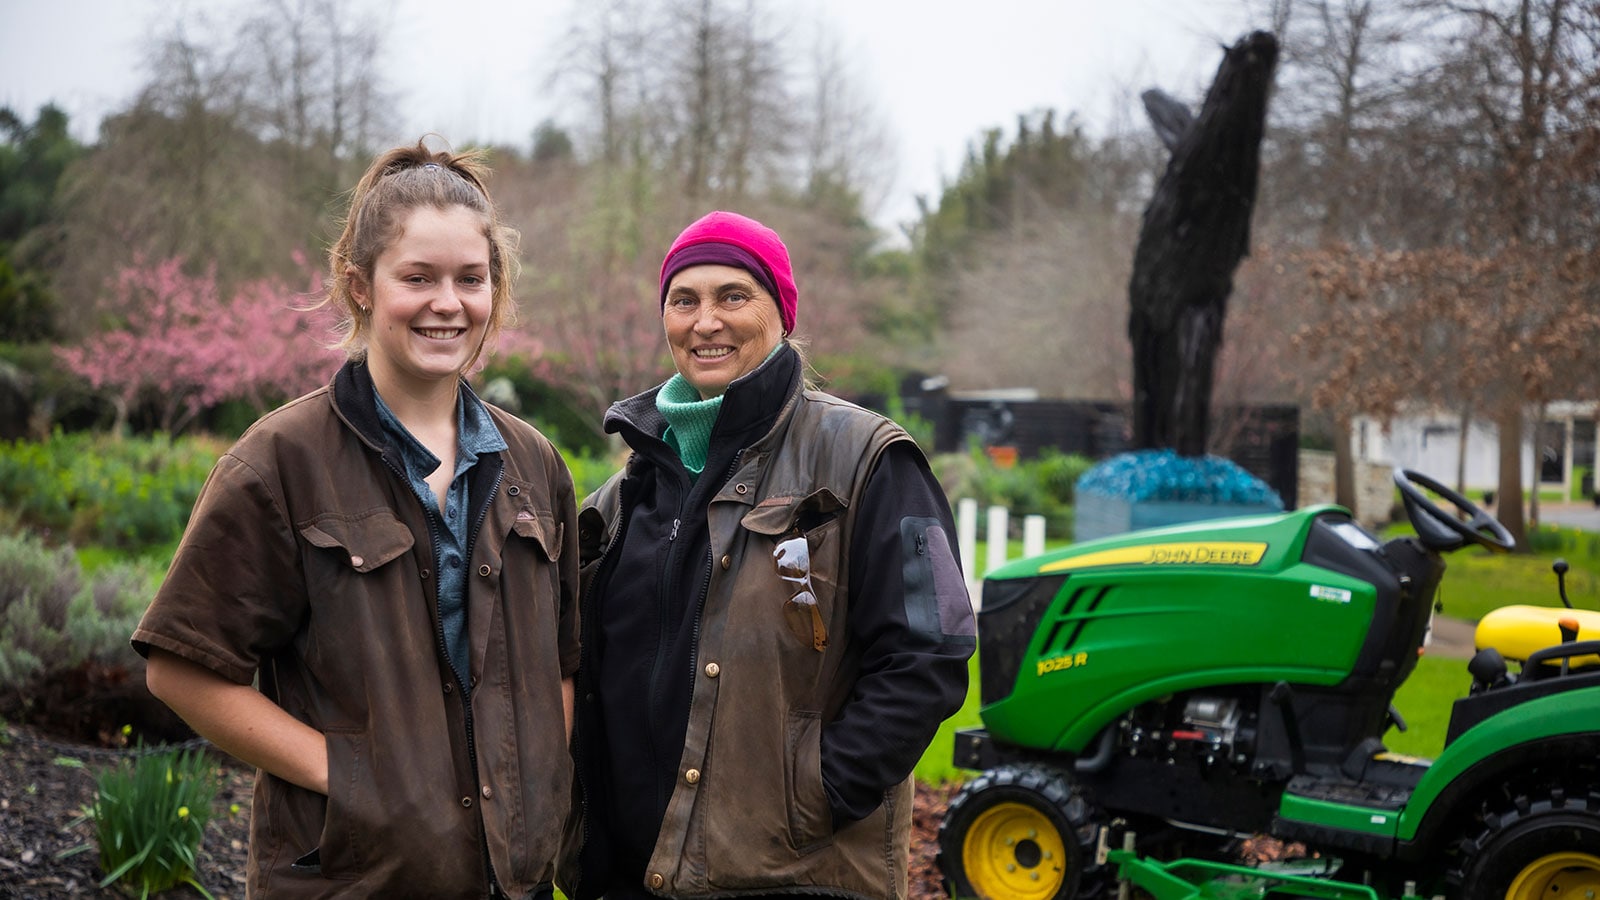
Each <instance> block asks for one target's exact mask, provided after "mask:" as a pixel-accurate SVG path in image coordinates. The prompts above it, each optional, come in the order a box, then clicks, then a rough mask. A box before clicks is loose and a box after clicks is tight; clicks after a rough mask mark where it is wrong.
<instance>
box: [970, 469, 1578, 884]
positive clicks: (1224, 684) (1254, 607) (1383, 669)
mask: <svg viewBox="0 0 1600 900" xmlns="http://www.w3.org/2000/svg"><path fill="white" fill-rule="evenodd" d="M1395 483H1396V485H1397V486H1398V487H1399V489H1400V494H1401V498H1402V500H1403V502H1404V506H1405V509H1406V513H1407V516H1408V518H1409V519H1410V521H1411V524H1412V525H1413V526H1414V527H1415V530H1416V535H1415V536H1407V537H1400V538H1396V539H1394V540H1391V541H1388V542H1380V541H1379V540H1378V539H1377V538H1376V537H1374V536H1373V534H1372V533H1370V532H1369V531H1367V530H1366V529H1364V528H1363V527H1362V526H1361V525H1359V524H1358V523H1357V522H1356V521H1354V520H1353V519H1352V518H1351V516H1350V514H1349V512H1348V511H1346V510H1344V509H1343V508H1340V507H1337V506H1318V507H1314V508H1308V509H1302V510H1297V511H1294V512H1289V513H1283V514H1273V515H1262V516H1251V517H1245V518H1234V519H1221V520H1210V521H1205V522H1198V523H1193V524H1189V525H1179V526H1173V527H1167V528H1159V529H1151V530H1148V531H1141V532H1134V533H1130V534H1126V535H1119V536H1115V537H1108V538H1102V539H1099V540H1093V541H1086V542H1084V543H1080V544H1076V545H1074V546H1072V547H1069V548H1067V549H1065V550H1061V551H1057V552H1053V553H1049V554H1045V555H1043V556H1037V557H1033V558H1030V559H1026V560H1021V561H1019V562H1015V563H1012V564H1009V565H1007V566H1005V567H1003V568H1001V569H999V570H997V571H995V572H993V573H991V574H990V575H989V576H988V577H987V578H986V579H985V581H984V585H983V603H982V611H981V612H980V614H979V617H978V623H979V625H978V641H979V644H978V647H979V651H978V652H979V663H980V675H979V679H980V692H981V696H982V703H983V705H982V718H983V724H984V727H983V728H982V729H975V730H970V731H963V732H961V733H959V734H958V735H957V737H956V749H955V761H956V764H957V765H959V766H962V767H965V768H969V769H974V770H977V771H979V772H980V773H981V774H979V775H978V776H977V777H975V778H973V779H972V780H971V781H970V782H968V783H967V785H966V786H965V788H964V789H962V790H961V791H960V793H958V794H957V795H956V796H955V797H954V798H953V799H952V801H951V803H950V807H949V811H948V812H947V814H946V816H945V820H944V823H943V825H942V826H941V829H940V833H939V862H940V866H941V868H942V870H943V873H944V875H945V878H946V886H947V888H948V889H949V890H950V892H951V894H952V895H953V896H956V897H963V898H985V900H1052V898H1053V900H1071V898H1080V897H1082V898H1090V897H1106V898H1108V900H1109V897H1110V896H1111V895H1112V894H1116V895H1118V896H1122V897H1126V896H1128V895H1129V894H1130V893H1132V892H1133V891H1137V892H1140V893H1141V894H1142V895H1144V896H1149V897H1152V898H1155V900H1184V898H1218V900H1246V898H1248V900H1259V898H1265V897H1268V896H1275V897H1316V898H1324V900H1355V898H1362V900H1391V898H1432V897H1441V896H1442V897H1448V898H1462V900H1487V898H1494V900H1500V898H1510V900H1574V898H1583V900H1595V898H1597V896H1600V656H1596V654H1597V653H1600V641H1597V640H1582V639H1580V635H1579V632H1580V631H1581V632H1583V633H1584V634H1585V635H1588V636H1592V637H1600V622H1597V621H1596V619H1597V618H1600V613H1594V612H1589V611H1583V610H1570V609H1555V608H1552V609H1549V610H1546V609H1543V608H1530V607H1521V608H1520V610H1521V612H1520V613H1518V614H1517V615H1515V616H1512V617H1510V618H1509V619H1508V620H1507V621H1503V622H1501V623H1500V626H1501V627H1502V628H1503V629H1504V630H1505V631H1507V632H1511V633H1515V634H1516V636H1517V637H1518V639H1519V640H1520V644H1518V646H1519V647H1522V648H1524V649H1517V650H1507V651H1506V652H1504V653H1502V652H1500V651H1498V650H1497V649H1495V648H1494V647H1493V646H1489V645H1487V644H1486V643H1485V632H1484V629H1483V626H1481V625H1480V628H1479V631H1478V645H1479V646H1480V647H1485V648H1486V649H1483V650H1481V651H1479V652H1478V654H1477V656H1476V657H1475V658H1474V659H1473V660H1472V661H1471V662H1470V663H1467V664H1465V669H1466V671H1463V673H1462V677H1463V679H1466V678H1470V679H1471V689H1470V694H1469V695H1468V696H1467V697H1465V698H1463V699H1461V700H1459V701H1457V702H1456V704H1455V706H1454V708H1453V710H1452V712H1451V718H1450V724H1449V729H1448V733H1447V736H1446V743H1445V746H1444V749H1443V752H1441V753H1440V754H1439V757H1438V758H1437V759H1435V760H1432V761H1431V762H1430V761H1428V760H1420V759H1415V758H1407V757H1400V756H1396V755H1394V754H1390V753H1388V752H1387V751H1386V749H1385V747H1384V745H1383V741H1382V738H1383V735H1384V734H1385V733H1386V732H1387V731H1388V729H1389V728H1390V727H1391V726H1393V727H1397V728H1401V729H1403V728H1404V723H1403V721H1402V719H1401V716H1400V714H1399V712H1397V711H1396V710H1395V709H1394V707H1393V705H1392V701H1393V699H1394V694H1395V690H1396V689H1397V688H1398V687H1399V686H1400V684H1401V683H1402V682H1403V681H1404V680H1405V678H1406V676H1407V675H1409V674H1410V673H1411V671H1412V670H1413V669H1414V668H1415V666H1416V662H1417V658H1418V656H1419V654H1420V653H1421V652H1422V651H1423V649H1424V647H1425V645H1426V644H1427V642H1428V635H1429V626H1430V623H1431V622H1432V617H1433V613H1434V611H1435V604H1436V594H1437V592H1438V588H1439V583H1440V580H1441V578H1442V576H1443V575H1444V571H1445V563H1444V556H1445V554H1447V553H1450V552H1451V551H1455V550H1459V549H1461V548H1463V547H1469V546H1481V547H1487V548H1489V549H1490V550H1498V551H1504V550H1509V549H1511V548H1512V539H1511V536H1510V534H1509V533H1508V532H1507V531H1506V529H1505V527H1504V526H1502V525H1501V524H1500V523H1499V522H1498V521H1496V520H1495V519H1494V518H1493V517H1491V516H1490V515H1488V514H1487V513H1485V512H1483V511H1482V510H1481V509H1479V508H1478V507H1477V506H1475V505H1473V504H1472V503H1471V502H1470V501H1468V500H1467V499H1466V498H1464V497H1461V496H1460V495H1459V494H1456V493H1455V492H1453V491H1450V490H1449V489H1447V488H1445V487H1444V486H1442V485H1440V484H1439V483H1437V482H1436V481H1434V480H1432V479H1429V478H1427V477H1425V476H1423V475H1420V474H1418V473H1415V472H1411V471H1406V470H1400V471H1397V472H1396V473H1395ZM1441 503H1446V504H1447V505H1446V507H1441V505H1440V504H1441ZM1448 506H1453V507H1454V510H1453V511H1450V512H1447V511H1446V509H1447V508H1448ZM1453 513H1454V514H1453ZM1556 572H1557V578H1556V585H1555V587H1556V590H1555V591H1553V592H1552V593H1553V594H1557V595H1558V596H1559V597H1560V599H1561V600H1562V601H1563V602H1565V600H1566V591H1565V586H1564V582H1563V581H1562V579H1561V575H1562V574H1564V572H1565V566H1564V564H1561V563H1557V565H1556ZM1552 606H1554V604H1552ZM1485 623H1487V618H1486V619H1485ZM1580 623H1581V624H1580ZM1541 629H1542V630H1541ZM1530 642H1531V644H1532V645H1533V647H1534V649H1532V650H1528V649H1525V648H1526V647H1528V646H1529V644H1530ZM1513 643H1515V642H1513ZM1508 646H1509V644H1508ZM1507 660H1511V661H1513V662H1517V663H1519V665H1518V666H1517V667H1516V669H1517V671H1514V672H1513V671H1511V667H1510V666H1508V664H1507ZM1247 845H1250V846H1259V845H1265V846H1267V847H1271V848H1276V850H1277V851H1279V852H1278V853H1277V854H1276V855H1278V856H1279V857H1280V858H1279V859H1277V860H1276V861H1273V862H1261V861H1260V860H1261V859H1262V858H1264V857H1267V856H1272V855H1274V854H1266V853H1262V854H1258V855H1257V856H1255V857H1254V858H1251V857H1249V856H1246V855H1242V854H1241V852H1240V851H1241V849H1242V848H1244V847H1245V846H1247ZM1300 848H1304V852H1303V853H1301V852H1298V851H1299V850H1300ZM1291 857H1292V858H1291Z"/></svg>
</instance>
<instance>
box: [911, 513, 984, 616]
mask: <svg viewBox="0 0 1600 900" xmlns="http://www.w3.org/2000/svg"><path fill="white" fill-rule="evenodd" d="M900 559H901V584H902V587H903V588H904V590H905V608H906V624H907V625H908V626H909V627H910V628H911V630H912V631H913V632H915V633H917V634H922V635H926V636H928V637H930V638H932V639H934V640H939V639H942V638H949V637H963V636H965V637H972V636H975V635H976V634H977V626H976V623H975V622H974V621H973V617H972V601H971V600H970V599H968V597H967V582H966V579H965V578H963V577H962V575H961V567H960V566H959V565H957V564H956V557H955V553H954V552H953V551H952V550H951V549H950V536H949V535H948V534H947V533H946V532H945V529H944V525H942V524H941V523H940V522H939V520H938V519H937V518H935V517H933V516H907V517H905V518H903V519H901V520H900Z"/></svg>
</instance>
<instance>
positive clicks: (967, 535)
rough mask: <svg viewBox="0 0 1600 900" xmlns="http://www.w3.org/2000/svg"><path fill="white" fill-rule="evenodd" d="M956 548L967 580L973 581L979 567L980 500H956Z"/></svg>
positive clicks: (969, 498) (967, 498)
mask: <svg viewBox="0 0 1600 900" xmlns="http://www.w3.org/2000/svg"><path fill="white" fill-rule="evenodd" d="M956 550H957V552H959V553H960V554H961V568H962V569H965V570H966V575H967V580H968V581H972V580H973V579H974V576H976V575H977V569H978V501H976V500H974V499H972V498H971V497H964V498H962V499H960V500H957V501H956Z"/></svg>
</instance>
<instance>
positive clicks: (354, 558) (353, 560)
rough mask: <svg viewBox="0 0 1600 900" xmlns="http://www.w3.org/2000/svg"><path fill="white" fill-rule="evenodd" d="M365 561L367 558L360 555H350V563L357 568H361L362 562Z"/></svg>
mask: <svg viewBox="0 0 1600 900" xmlns="http://www.w3.org/2000/svg"><path fill="white" fill-rule="evenodd" d="M364 562H366V560H364V559H362V558H361V557H359V556H351V557H350V565H352V566H354V567H356V568H357V569H359V568H361V564H362V563H364Z"/></svg>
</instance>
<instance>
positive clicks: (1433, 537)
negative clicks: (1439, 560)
mask: <svg viewBox="0 0 1600 900" xmlns="http://www.w3.org/2000/svg"><path fill="white" fill-rule="evenodd" d="M1394 486H1395V487H1397V488H1399V489H1400V498H1401V500H1402V501H1404V503H1405V505H1406V517H1407V518H1409V519H1410V520H1411V524H1412V526H1413V527H1415V528H1416V529H1417V537H1419V538H1421V539H1422V543H1423V544H1425V545H1427V547H1428V548H1429V549H1431V550H1436V551H1448V550H1457V549H1460V548H1461V547H1463V546H1465V545H1467V544H1477V545H1478V546H1480V547H1486V548H1488V549H1489V550H1492V551H1495V552H1496V553H1505V552H1506V551H1508V550H1512V549H1514V548H1515V547H1516V546H1517V541H1516V539H1515V538H1513V537H1512V536H1511V532H1509V531H1507V530H1506V527H1505V526H1504V525H1502V524H1500V520H1499V519H1496V518H1495V517H1494V516H1491V515H1489V514H1488V513H1486V512H1484V511H1483V510H1482V509H1480V508H1479V507H1478V506H1477V505H1476V504H1474V503H1473V502H1472V501H1471V500H1468V499H1467V498H1465V497H1463V496H1461V495H1460V494H1458V493H1456V492H1455V491H1452V490H1450V489H1449V488H1447V487H1445V486H1444V485H1442V484H1440V483H1439V482H1437V481H1434V480H1433V479H1432V478H1429V477H1428V476H1426V475H1424V474H1422V473H1421V472H1417V471H1414V470H1412V469H1395V470H1394ZM1424 488H1426V489H1427V490H1430V491H1432V492H1434V493H1435V494H1438V495H1439V496H1440V497H1443V498H1444V499H1446V500H1448V501H1450V502H1451V503H1452V504H1453V505H1454V506H1455V508H1456V509H1457V510H1459V511H1460V512H1461V513H1462V514H1464V515H1465V516H1466V518H1465V519H1464V520H1463V519H1461V518H1458V517H1456V516H1453V515H1451V514H1449V513H1447V512H1445V511H1444V510H1442V509H1440V508H1439V505H1438V504H1436V503H1434V502H1433V501H1432V500H1431V499H1429V498H1428V495H1427V494H1424V493H1423V489H1424Z"/></svg>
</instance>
